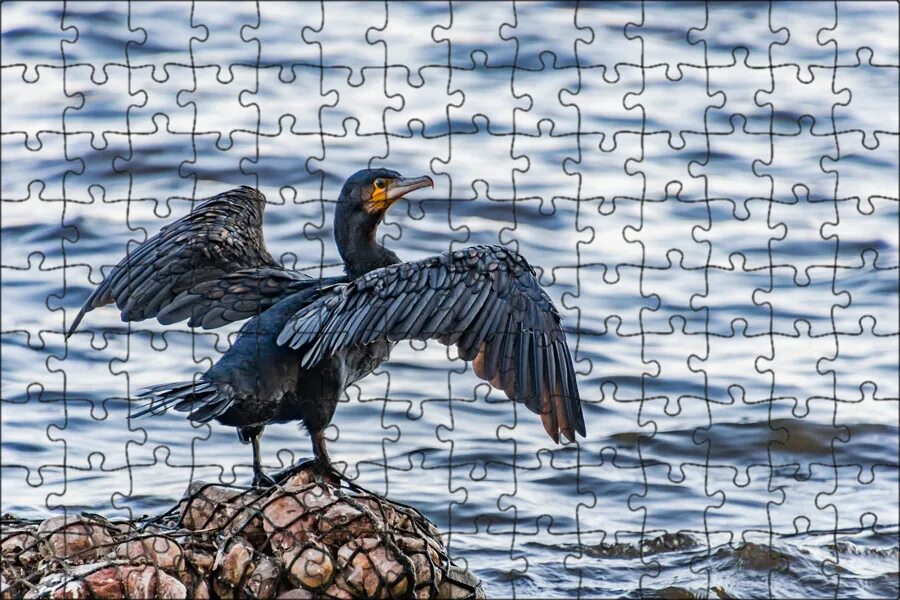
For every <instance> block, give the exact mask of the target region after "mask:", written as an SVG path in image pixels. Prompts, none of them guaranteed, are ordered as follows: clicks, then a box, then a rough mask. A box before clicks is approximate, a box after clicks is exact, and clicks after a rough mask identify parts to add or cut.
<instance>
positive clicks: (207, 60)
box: [189, 2, 260, 116]
mask: <svg viewBox="0 0 900 600" xmlns="http://www.w3.org/2000/svg"><path fill="white" fill-rule="evenodd" d="M259 21H260V17H259V7H258V6H257V5H255V4H235V5H231V4H230V3H228V2H204V3H203V4H197V5H194V6H192V7H191V20H190V23H191V27H192V28H193V29H194V35H193V36H192V37H191V40H190V49H191V61H190V63H189V64H190V65H191V66H193V67H194V68H198V69H202V68H205V67H211V70H212V72H213V74H214V75H215V76H216V79H217V80H218V82H219V83H222V84H229V83H231V82H232V80H233V78H234V76H235V74H234V67H235V66H237V65H243V66H246V67H256V66H257V65H258V64H259V54H260V45H259V40H258V39H256V38H255V37H254V36H255V33H256V30H257V29H258V28H259ZM220 116H221V115H220Z"/></svg>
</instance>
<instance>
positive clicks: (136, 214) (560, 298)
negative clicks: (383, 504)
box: [0, 2, 900, 597]
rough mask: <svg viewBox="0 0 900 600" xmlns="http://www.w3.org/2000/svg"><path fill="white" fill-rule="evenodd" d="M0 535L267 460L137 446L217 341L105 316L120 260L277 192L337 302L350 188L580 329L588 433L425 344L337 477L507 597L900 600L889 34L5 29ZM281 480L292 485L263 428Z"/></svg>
mask: <svg viewBox="0 0 900 600" xmlns="http://www.w3.org/2000/svg"><path fill="white" fill-rule="evenodd" d="M0 9H2V19H3V25H2V42H3V48H2V64H3V68H2V77H3V79H2V85H3V111H2V113H3V114H2V132H3V135H2V153H3V162H2V199H3V202H2V231H3V236H2V251H3V256H2V265H3V269H2V303H3V313H2V353H3V354H2V357H3V362H2V401H3V402H2V511H3V512H7V511H11V512H14V513H17V514H19V515H21V516H38V515H44V514H47V513H48V512H51V511H60V510H62V507H64V506H65V507H69V509H70V510H79V509H87V510H90V511H93V512H100V513H103V514H106V515H110V516H119V517H122V516H130V515H137V514H144V513H153V512H156V511H161V510H163V509H165V508H168V507H169V506H170V505H171V504H172V503H173V502H175V501H176V500H177V499H178V498H179V497H180V496H181V494H182V492H183V491H184V490H185V489H186V488H187V486H188V483H189V482H190V481H191V480H196V479H203V480H207V481H209V480H217V479H221V480H222V481H224V482H229V483H231V482H238V483H242V482H248V481H249V479H250V468H249V459H250V451H249V448H247V447H245V446H242V445H240V444H239V443H238V442H237V439H236V436H235V434H234V431H233V430H232V429H230V428H226V427H222V426H219V425H212V426H207V425H203V426H194V425H191V424H190V423H189V422H187V421H186V420H184V418H183V416H182V415H178V414H170V415H165V416H160V417H154V418H150V419H143V420H129V419H128V418H127V416H128V414H129V404H128V398H129V397H132V396H133V395H134V394H135V393H136V391H137V390H139V389H140V388H142V387H144V386H147V385H152V384H156V383H162V382H165V381H170V380H181V379H189V378H191V377H192V376H193V375H194V374H195V373H198V372H202V371H203V370H205V369H207V368H209V366H210V365H211V364H212V361H214V360H215V359H216V358H217V357H218V356H219V355H220V353H221V352H223V351H224V350H225V349H227V348H228V345H229V343H230V340H231V339H232V338H231V337H229V336H230V335H231V334H233V333H234V332H235V331H236V329H237V326H235V327H231V328H228V329H226V330H219V331H214V332H203V331H199V330H198V331H193V332H192V331H190V330H189V329H187V328H186V327H184V326H183V325H181V326H175V327H162V326H160V325H158V324H157V323H155V322H141V323H132V324H130V325H128V324H123V323H121V321H120V320H119V317H118V313H117V312H116V311H115V310H113V309H112V308H106V309H101V310H97V311H94V312H92V313H90V314H89V316H88V317H87V318H86V320H85V322H84V323H83V324H82V328H81V330H80V332H79V333H78V334H76V335H75V336H73V337H72V338H71V339H70V340H68V341H66V340H65V339H64V337H63V335H62V331H63V330H64V327H65V326H66V325H67V324H68V323H70V322H71V319H72V318H73V316H74V314H75V313H76V312H77V310H78V308H79V307H80V306H81V304H82V302H83V301H84V299H85V298H86V297H87V295H88V294H89V292H90V290H91V289H92V288H93V287H94V286H95V285H97V284H98V283H99V282H100V281H101V280H102V278H103V274H104V272H105V270H108V269H109V268H110V267H111V266H112V265H114V264H115V263H116V262H117V261H118V260H119V258H120V257H121V256H123V255H124V253H125V252H126V249H127V248H129V247H131V248H134V246H135V244H137V243H140V242H141V241H143V240H145V239H146V236H148V235H152V234H154V233H155V232H157V231H158V230H159V229H160V227H162V226H163V225H165V224H166V223H168V222H171V221H172V220H173V219H175V218H177V217H179V216H181V215H183V214H185V213H186V212H187V211H188V210H189V209H190V206H191V202H192V201H193V200H195V199H199V198H203V197H206V196H209V195H212V194H215V193H219V192H221V191H224V190H226V189H228V188H230V187H232V186H236V185H239V184H247V185H253V186H258V187H259V189H260V190H262V191H263V192H264V193H265V194H266V196H267V198H268V200H269V203H270V204H269V206H268V207H267V214H266V232H267V240H268V243H269V248H270V250H271V251H272V253H273V255H275V256H277V257H279V258H280V259H281V260H282V261H283V262H284V263H285V264H287V265H290V266H294V267H296V268H302V269H307V270H308V272H309V273H311V274H318V273H320V272H321V273H325V274H336V273H338V272H340V268H339V257H338V255H337V252H336V250H335V247H334V244H333V242H332V237H331V236H332V232H331V219H332V215H333V209H334V202H335V199H336V197H337V194H338V192H339V189H340V185H341V183H342V181H343V179H344V178H345V177H346V176H347V175H349V174H350V173H352V172H353V171H355V170H357V169H359V168H362V167H365V166H367V165H371V166H387V167H390V168H394V169H397V170H399V171H401V172H403V173H404V174H407V175H419V174H430V175H431V176H432V177H433V178H434V180H435V182H436V186H435V189H434V190H433V191H430V192H428V191H426V192H424V193H419V194H416V195H415V197H411V198H410V199H408V200H404V201H402V202H401V203H398V204H397V205H396V206H395V207H393V208H392V209H391V211H390V213H389V214H388V218H387V222H386V223H385V225H384V226H383V227H382V229H381V230H380V234H381V235H382V236H383V238H384V241H385V243H386V244H387V245H388V246H389V247H391V248H392V249H393V250H395V251H396V252H397V253H398V254H400V255H401V256H402V257H405V258H409V259H413V258H420V257H423V256H427V255H429V254H433V253H437V252H440V251H444V250H447V249H448V248H454V249H455V248H459V247H464V246H468V245H471V244H475V243H502V244H505V245H507V246H511V247H515V248H518V250H519V251H520V252H521V253H522V254H523V255H525V256H526V257H527V258H528V259H529V260H530V262H532V263H533V264H534V265H536V266H537V267H539V272H540V276H541V281H542V283H543V284H544V285H545V286H546V289H547V291H548V293H549V294H550V296H551V297H552V298H553V299H554V301H555V302H556V304H557V306H558V307H559V308H560V311H561V313H562V314H563V316H564V319H565V326H566V330H567V332H568V339H569V343H570V345H571V347H572V349H573V353H574V356H575V358H576V361H577V368H578V371H579V385H580V388H581V393H582V397H583V402H584V411H585V420H586V423H587V430H588V436H587V438H586V439H584V440H581V441H580V443H579V444H577V445H574V444H569V445H566V446H555V445H554V444H553V443H552V441H550V440H549V439H548V438H547V437H546V436H545V434H544V432H543V429H542V427H541V426H540V423H539V420H538V419H537V417H536V416H534V415H532V414H530V413H528V412H527V411H523V410H520V409H517V407H516V406H514V405H513V404H512V403H511V402H509V401H507V400H506V399H505V398H503V396H502V394H498V392H496V391H492V390H489V389H488V388H487V386H486V385H485V384H483V383H480V381H479V380H478V379H477V378H476V377H475V376H474V374H473V373H472V371H471V369H470V368H468V367H467V366H466V365H465V363H463V362H461V361H459V360H458V359H456V358H455V351H454V350H452V349H451V350H449V351H448V350H447V349H445V348H444V347H442V346H440V345H439V344H437V343H436V342H432V343H428V344H419V343H415V344H409V343H402V344H400V345H399V346H398V347H397V349H396V351H395V352H394V354H393V355H392V359H391V361H390V362H389V363H387V364H386V365H385V366H384V367H383V368H382V369H381V370H380V371H379V372H377V373H376V374H373V375H372V376H370V377H369V378H367V379H366V380H364V381H363V382H361V383H360V384H359V385H358V386H354V387H353V388H351V389H350V390H349V391H348V394H347V397H346V398H345V399H344V400H345V401H344V402H342V403H341V405H340V406H339V407H338V411H337V414H336V417H335V420H334V423H333V426H332V427H331V428H330V429H329V430H328V436H329V438H331V439H332V440H333V441H332V442H331V445H330V447H331V452H332V456H333V458H334V459H335V460H336V461H337V462H338V466H339V467H340V468H344V469H345V470H346V473H347V475H348V476H349V477H351V478H354V479H356V480H357V482H358V483H360V484H362V485H364V486H366V487H368V488H371V489H373V490H374V491H377V492H380V493H386V494H389V495H391V496H392V497H394V498H396V499H399V500H401V501H405V502H408V503H411V504H413V505H415V506H416V507H418V508H419V509H421V510H422V511H423V512H424V513H426V514H427V515H428V516H429V517H430V518H431V519H432V520H434V521H435V522H436V523H437V524H438V525H439V526H440V528H441V530H442V531H444V532H446V541H447V542H448V543H449V546H450V551H451V553H452V554H453V555H455V556H457V557H459V558H460V559H462V560H465V561H467V562H468V564H469V566H470V567H471V568H472V569H474V571H475V572H476V573H477V574H478V575H479V576H480V577H481V578H482V579H483V580H484V582H485V586H486V589H487V591H488V594H489V595H490V596H492V597H509V596H516V597H529V596H546V595H554V596H576V595H580V596H582V597H594V596H629V597H638V596H642V595H658V594H665V595H672V596H677V595H679V594H685V595H687V594H691V595H694V596H699V597H705V596H714V597H737V596H742V597H745V596H768V595H772V596H816V597H823V596H829V597H831V596H834V597H851V596H854V597H870V596H871V597H896V596H897V594H898V566H897V565H898V559H900V558H898V557H900V550H898V547H900V542H898V536H900V529H898V517H897V515H898V506H900V499H898V485H900V481H898V452H900V450H898V434H900V431H898V418H900V414H898V405H900V401H898V396H900V393H898V383H897V381H898V362H900V357H898V318H897V314H898V270H897V269H898V191H897V190H898V137H897V136H898V109H897V106H898V64H900V59H898V42H897V40H898V31H897V16H898V14H897V10H898V9H897V6H896V5H895V4H892V3H857V2H855V3H841V4H838V5H835V4H832V3H799V4H792V3H783V4H782V3H779V4H775V5H771V6H770V5H769V4H767V3H729V4H711V5H710V6H708V7H707V6H706V5H704V4H703V3H685V4H679V5H678V6H677V7H676V6H675V5H669V4H655V3H646V4H639V3H628V4H624V3H623V4H617V3H614V4H602V5H591V4H584V3H582V4H578V5H574V4H569V3H560V4H537V3H518V4H512V3H495V4H489V3H478V4H457V3H454V4H453V5H452V6H451V5H450V4H447V3H429V4H415V5H413V4H397V3H388V4H387V5H384V4H379V3H371V4H349V5H347V4H326V5H324V6H320V5H318V4H288V3H285V4H280V3H277V4H269V3H263V4H260V5H256V4H254V3H228V4H216V3H197V4H194V5H192V4H190V3H131V4H125V3H122V4H92V3H68V4H65V5H63V4H61V3H43V4H26V3H15V2H12V3H9V2H4V3H3V4H2V7H0ZM263 450H264V459H265V462H266V464H267V465H268V466H269V467H271V468H277V467H280V466H281V465H282V464H286V463H288V462H289V461H292V460H295V459H300V458H303V457H305V456H306V455H307V453H308V452H309V441H308V439H307V438H306V437H305V434H303V433H302V432H301V431H299V430H298V427H297V426H296V425H281V426H275V427H271V428H269V429H268V430H267V433H266V436H265V438H264V440H263Z"/></svg>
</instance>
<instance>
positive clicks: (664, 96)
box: [624, 65, 726, 156]
mask: <svg viewBox="0 0 900 600" xmlns="http://www.w3.org/2000/svg"><path fill="white" fill-rule="evenodd" d="M681 70H682V73H683V74H682V75H679V76H678V77H677V78H675V79H671V78H670V75H671V74H672V71H671V65H670V66H669V67H668V68H667V66H666V65H656V66H653V67H652V68H647V67H644V68H643V69H642V81H643V87H642V89H641V91H640V93H633V94H629V95H627V96H625V98H624V106H625V108H635V109H637V110H638V111H639V112H640V114H641V115H642V116H643V120H642V124H643V127H642V130H644V131H646V132H647V133H651V134H652V133H668V134H669V135H668V136H667V137H668V140H667V141H668V143H669V145H670V146H671V148H672V149H674V150H682V149H684V148H685V146H686V144H687V135H688V134H702V133H704V132H705V131H706V129H707V116H706V111H707V110H709V109H716V108H722V107H723V106H724V105H725V102H726V99H725V94H723V93H722V92H719V91H714V90H709V89H707V86H706V73H707V71H708V69H706V68H705V67H703V66H702V65H701V66H699V67H698V66H693V65H683V66H682V69H681ZM705 150H706V149H705V148H703V149H702V150H698V152H700V153H701V154H700V156H703V154H704V153H705Z"/></svg>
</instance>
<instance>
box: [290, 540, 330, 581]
mask: <svg viewBox="0 0 900 600" xmlns="http://www.w3.org/2000/svg"><path fill="white" fill-rule="evenodd" d="M280 558H281V562H282V563H283V564H284V566H285V568H286V569H287V572H288V578H289V579H290V580H291V582H292V583H294V584H297V585H300V586H302V587H304V588H306V589H310V590H318V589H320V588H322V587H324V586H326V585H327V584H328V583H329V582H330V581H331V577H332V575H333V574H334V559H333V558H332V557H331V553H330V552H329V551H328V548H326V547H325V545H323V544H322V543H320V542H317V541H313V542H309V543H307V544H306V545H304V546H301V547H298V548H291V549H289V550H288V551H287V552H285V553H283V554H282V555H281V556H280Z"/></svg>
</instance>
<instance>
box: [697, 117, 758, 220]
mask: <svg viewBox="0 0 900 600" xmlns="http://www.w3.org/2000/svg"><path fill="white" fill-rule="evenodd" d="M766 119H767V121H768V117H766ZM747 126H748V121H747V117H746V116H744V115H731V117H730V118H729V122H728V123H727V125H726V124H723V127H722V128H721V129H720V128H718V127H717V128H716V130H715V131H709V132H707V133H706V135H704V136H702V138H700V139H701V140H702V141H703V143H705V144H707V147H708V150H704V151H703V152H701V153H699V154H698V155H697V156H696V157H695V158H693V159H692V160H691V162H689V163H688V174H689V175H690V176H691V177H693V178H697V179H698V180H701V181H702V182H704V183H705V186H706V197H707V198H709V200H710V201H711V202H712V203H717V204H724V202H726V201H728V202H731V203H732V205H733V206H732V211H733V214H734V216H735V217H736V218H739V219H741V220H746V218H747V217H746V216H744V215H747V214H748V213H749V207H748V204H747V203H748V201H750V200H764V199H765V200H768V199H769V198H770V197H771V193H772V192H771V184H770V182H767V181H766V178H765V177H764V176H761V175H757V174H756V172H755V171H754V166H755V165H756V164H757V163H765V164H770V163H771V162H772V142H771V138H770V136H769V134H768V133H765V134H763V133H752V132H750V131H748V130H747ZM698 137H699V136H694V135H689V136H688V137H687V139H688V140H690V141H692V142H693V141H695V140H696V139H697V138H698ZM767 184H768V185H767ZM701 197H703V196H701ZM720 212H721V211H720ZM739 215H740V216H739ZM745 227H746V226H745ZM701 228H702V225H701Z"/></svg>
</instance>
